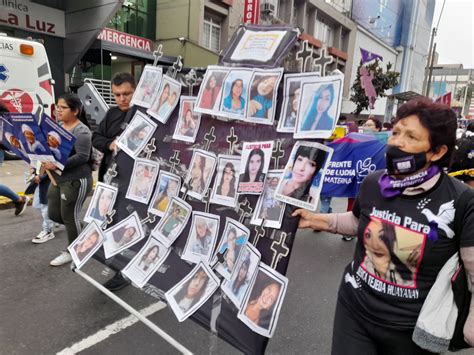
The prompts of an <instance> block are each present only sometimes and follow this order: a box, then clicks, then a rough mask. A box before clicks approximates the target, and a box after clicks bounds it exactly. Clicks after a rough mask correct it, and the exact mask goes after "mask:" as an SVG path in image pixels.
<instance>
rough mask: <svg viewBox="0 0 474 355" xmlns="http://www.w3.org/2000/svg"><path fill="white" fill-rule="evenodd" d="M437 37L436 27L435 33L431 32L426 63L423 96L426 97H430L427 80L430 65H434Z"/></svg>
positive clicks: (434, 28)
mask: <svg viewBox="0 0 474 355" xmlns="http://www.w3.org/2000/svg"><path fill="white" fill-rule="evenodd" d="M435 36H436V27H433V31H431V39H430V49H429V51H428V60H427V61H426V67H425V80H423V90H422V91H423V92H422V94H423V95H425V96H428V91H427V90H426V86H427V81H428V80H427V79H428V72H429V68H430V66H431V65H432V64H431V65H430V63H432V61H433V60H432V57H433V41H434V37H435Z"/></svg>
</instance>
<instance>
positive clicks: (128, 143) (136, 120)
mask: <svg viewBox="0 0 474 355" xmlns="http://www.w3.org/2000/svg"><path fill="white" fill-rule="evenodd" d="M156 127H157V123H156V122H154V121H153V120H152V119H150V118H149V117H148V116H147V115H145V114H144V113H142V112H140V111H137V112H136V113H135V115H134V116H133V118H132V120H131V121H130V123H129V124H128V126H127V128H125V130H124V131H123V132H122V134H121V135H120V137H118V139H117V143H116V144H117V147H119V148H120V149H122V150H123V151H124V152H125V153H127V154H128V155H129V156H131V157H132V158H135V157H137V156H138V154H140V152H141V151H142V149H143V148H144V147H145V145H146V144H147V143H148V140H149V139H150V138H151V136H152V135H153V133H155V130H156Z"/></svg>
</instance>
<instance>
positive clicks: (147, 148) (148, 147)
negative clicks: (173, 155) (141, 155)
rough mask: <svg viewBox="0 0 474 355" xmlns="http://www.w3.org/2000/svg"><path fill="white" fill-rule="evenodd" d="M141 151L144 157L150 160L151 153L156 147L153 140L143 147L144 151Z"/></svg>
mask: <svg viewBox="0 0 474 355" xmlns="http://www.w3.org/2000/svg"><path fill="white" fill-rule="evenodd" d="M143 151H144V152H145V157H146V158H147V159H148V160H150V158H151V155H152V154H153V152H155V151H156V145H155V138H152V139H151V140H150V143H148V144H147V145H146V146H145V149H143Z"/></svg>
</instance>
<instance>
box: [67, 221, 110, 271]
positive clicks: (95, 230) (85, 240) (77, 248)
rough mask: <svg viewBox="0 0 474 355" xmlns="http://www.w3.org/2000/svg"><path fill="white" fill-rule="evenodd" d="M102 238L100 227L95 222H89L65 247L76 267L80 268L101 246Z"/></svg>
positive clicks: (103, 238)
mask: <svg viewBox="0 0 474 355" xmlns="http://www.w3.org/2000/svg"><path fill="white" fill-rule="evenodd" d="M104 240H105V237H104V234H103V233H102V229H101V228H100V227H99V226H98V225H97V223H95V222H92V223H89V224H88V225H87V226H86V227H85V228H84V229H83V230H82V232H81V234H79V236H78V237H77V238H76V239H75V240H74V241H73V242H72V243H71V244H70V245H69V246H68V248H67V249H68V251H69V254H71V257H72V261H73V262H74V264H75V265H76V268H78V269H80V268H81V267H82V266H83V265H84V264H85V263H86V262H87V260H89V259H90V258H91V256H92V255H94V253H95V252H96V251H97V250H98V249H99V248H100V247H101V245H102V243H103V242H104Z"/></svg>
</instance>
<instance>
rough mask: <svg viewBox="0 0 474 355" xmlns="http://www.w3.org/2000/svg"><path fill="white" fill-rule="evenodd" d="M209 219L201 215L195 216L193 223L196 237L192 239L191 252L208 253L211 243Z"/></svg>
mask: <svg viewBox="0 0 474 355" xmlns="http://www.w3.org/2000/svg"><path fill="white" fill-rule="evenodd" d="M210 223H211V222H209V221H206V220H205V219H204V218H202V217H197V218H196V223H195V231H194V232H195V235H196V239H195V241H194V244H193V246H192V247H191V251H192V252H193V253H196V254H199V255H202V256H207V255H208V254H209V251H210V248H211V243H212V230H211V227H210Z"/></svg>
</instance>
